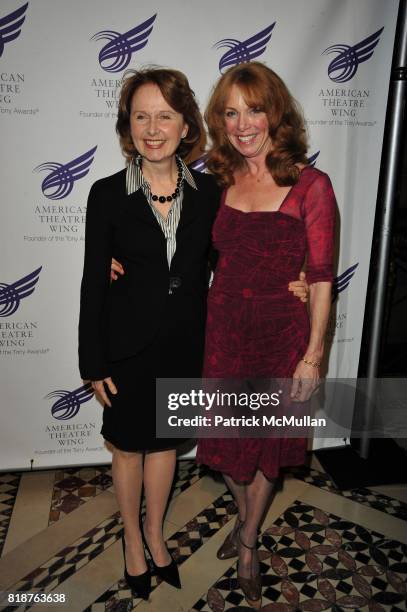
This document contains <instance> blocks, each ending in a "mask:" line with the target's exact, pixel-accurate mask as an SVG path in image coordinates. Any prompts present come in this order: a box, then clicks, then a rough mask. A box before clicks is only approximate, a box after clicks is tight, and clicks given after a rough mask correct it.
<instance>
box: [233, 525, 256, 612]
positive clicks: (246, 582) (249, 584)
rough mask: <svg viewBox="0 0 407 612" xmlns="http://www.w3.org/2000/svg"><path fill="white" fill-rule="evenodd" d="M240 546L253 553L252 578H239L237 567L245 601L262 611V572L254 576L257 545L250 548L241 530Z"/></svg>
mask: <svg viewBox="0 0 407 612" xmlns="http://www.w3.org/2000/svg"><path fill="white" fill-rule="evenodd" d="M238 538H239V544H241V545H242V546H244V547H245V548H247V549H248V550H251V551H252V554H251V560H250V561H251V567H250V574H251V576H250V578H244V577H243V576H239V564H238V566H237V581H238V584H239V586H240V588H241V589H242V591H243V594H244V596H245V599H246V601H247V603H248V604H249V606H251V607H252V608H254V609H255V610H260V608H261V576H260V571H258V573H257V574H255V575H253V568H252V561H253V551H255V550H256V545H254V546H248V545H247V544H245V543H244V542H243V540H242V537H241V533H240V530H239V531H238Z"/></svg>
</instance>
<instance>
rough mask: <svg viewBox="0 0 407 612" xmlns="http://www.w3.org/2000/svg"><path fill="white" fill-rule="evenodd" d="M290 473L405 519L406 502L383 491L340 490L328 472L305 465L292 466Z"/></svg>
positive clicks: (332, 491) (321, 487)
mask: <svg viewBox="0 0 407 612" xmlns="http://www.w3.org/2000/svg"><path fill="white" fill-rule="evenodd" d="M290 473H291V474H292V475H293V476H295V478H298V479H300V480H304V482H308V483H309V484H313V485H315V486H316V487H319V488H320V489H325V490H326V491H330V492H331V493H335V494H337V495H342V496H343V497H347V498H348V499H351V500H352V501H355V502H358V503H359V504H363V505H365V506H370V507H371V508H375V509H376V510H380V512H386V513H387V514H391V515H392V516H396V517H397V518H399V519H402V520H404V521H407V504H406V503H405V502H403V501H401V500H399V499H394V498H393V497H389V496H388V495H384V493H378V492H376V491H372V490H371V489H367V488H358V489H349V490H344V491H341V490H340V489H338V488H337V487H336V486H335V485H334V483H333V482H332V480H331V479H330V478H329V475H328V474H326V473H324V472H319V471H318V470H313V469H311V468H309V467H306V466H301V467H298V468H292V469H291V470H290Z"/></svg>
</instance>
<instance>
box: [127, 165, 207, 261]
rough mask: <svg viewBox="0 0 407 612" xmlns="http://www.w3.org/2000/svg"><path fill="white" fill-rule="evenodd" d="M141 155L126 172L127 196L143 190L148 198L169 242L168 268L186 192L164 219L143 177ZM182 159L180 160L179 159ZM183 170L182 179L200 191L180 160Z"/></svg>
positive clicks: (175, 200)
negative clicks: (154, 203)
mask: <svg viewBox="0 0 407 612" xmlns="http://www.w3.org/2000/svg"><path fill="white" fill-rule="evenodd" d="M141 159H142V158H141V155H139V156H138V157H136V158H134V159H133V160H132V161H131V162H130V163H129V164H128V166H127V172H126V190H127V195H130V194H132V193H134V192H135V191H137V190H138V189H140V188H141V189H142V190H143V193H144V195H145V196H146V198H147V202H148V203H149V204H150V207H151V210H152V211H153V213H154V216H155V218H156V219H157V222H158V224H159V226H160V227H161V229H162V231H163V233H164V236H165V239H166V241H167V261H168V268H170V266H171V261H172V258H173V257H174V253H175V249H176V248H177V243H176V233H177V227H178V223H179V219H180V216H181V209H182V200H183V197H184V190H183V189H181V190H180V192H179V195H178V196H177V197H176V198H175V199H174V200H173V201H172V205H171V208H170V210H169V212H168V215H167V217H163V216H162V215H161V214H160V212H159V211H158V210H157V208H156V207H155V206H154V205H153V202H152V200H151V188H150V184H149V183H148V182H147V181H146V179H145V178H144V176H143V172H142V170H141ZM178 159H180V158H178ZM180 161H181V168H182V178H183V179H184V180H185V181H187V183H188V184H189V185H190V186H191V187H193V189H198V187H197V186H196V183H195V180H194V177H193V176H192V174H191V173H190V171H189V169H188V167H187V165H186V164H185V162H184V161H183V160H182V159H180Z"/></svg>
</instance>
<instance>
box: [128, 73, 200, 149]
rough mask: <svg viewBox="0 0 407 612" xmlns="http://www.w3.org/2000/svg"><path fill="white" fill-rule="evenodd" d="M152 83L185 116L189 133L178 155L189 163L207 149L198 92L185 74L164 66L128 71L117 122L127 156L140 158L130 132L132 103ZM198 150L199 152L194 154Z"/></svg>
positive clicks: (172, 106) (181, 143)
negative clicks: (191, 86) (142, 89)
mask: <svg viewBox="0 0 407 612" xmlns="http://www.w3.org/2000/svg"><path fill="white" fill-rule="evenodd" d="M149 83H153V84H154V85H157V87H159V89H160V91H161V93H162V95H163V97H164V99H165V101H166V102H167V103H168V104H169V105H170V106H171V108H173V109H174V110H175V111H176V112H177V113H181V115H182V116H183V119H184V121H185V123H186V124H187V125H188V134H187V135H186V137H185V138H183V139H182V140H181V142H180V145H179V147H178V149H177V154H178V155H180V156H181V157H182V158H184V159H187V161H189V159H193V158H194V157H198V156H199V154H200V152H201V151H203V150H204V145H205V130H204V127H203V122H202V117H201V113H200V112H199V108H198V104H197V102H196V100H195V96H194V92H193V91H192V89H191V88H190V86H189V83H188V79H187V77H186V76H185V74H183V73H182V72H180V71H179V70H171V69H169V68H160V67H158V68H156V67H155V68H144V69H142V70H128V71H127V72H126V73H125V75H124V78H123V84H122V88H121V91H120V99H119V110H118V114H117V122H116V132H117V133H118V134H119V137H120V146H121V148H122V152H123V154H124V155H125V157H126V158H127V159H132V158H133V157H135V156H136V155H138V151H137V149H136V148H135V146H134V144H133V140H132V138H131V132H130V111H131V101H132V99H133V96H134V94H135V93H136V91H137V90H138V88H139V87H141V86H142V85H147V84H149ZM196 149H199V151H196V154H194V152H195V150H196Z"/></svg>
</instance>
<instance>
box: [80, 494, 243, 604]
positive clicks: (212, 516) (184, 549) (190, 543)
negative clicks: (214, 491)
mask: <svg viewBox="0 0 407 612" xmlns="http://www.w3.org/2000/svg"><path fill="white" fill-rule="evenodd" d="M235 515H236V506H235V503H234V501H233V498H232V496H231V495H230V494H229V493H225V495H221V496H220V497H218V498H217V499H215V501H214V502H213V503H212V504H210V505H209V506H208V507H207V508H205V509H204V510H203V511H202V512H200V513H199V514H198V515H197V516H196V517H194V518H193V519H192V520H191V521H189V522H188V523H187V524H186V525H185V526H184V527H183V528H182V529H180V530H179V531H177V532H175V533H174V534H173V535H171V537H170V538H169V539H167V546H168V550H169V551H170V552H171V554H172V556H173V557H174V559H175V560H176V562H177V564H178V565H181V564H182V563H184V561H186V560H187V559H188V558H189V557H191V555H193V554H194V552H196V551H197V550H198V548H200V547H201V546H202V545H203V544H205V542H207V541H208V540H209V539H210V538H211V537H212V536H213V535H214V534H215V533H216V532H217V531H219V529H220V528H221V527H223V525H225V524H226V523H227V522H228V521H229V520H230V519H231V518H232V517H233V516H235ZM152 569H153V568H152V566H151V570H152ZM157 584H159V582H158V583H157V579H156V577H155V576H154V574H153V581H152V589H154V588H155V587H156V586H157ZM138 603H140V599H137V598H135V597H132V595H131V592H130V591H129V590H128V589H127V588H126V585H125V583H124V581H120V582H118V583H116V584H114V585H112V586H111V587H110V588H109V589H108V590H107V591H106V592H105V593H103V595H101V596H100V597H99V598H98V599H97V600H96V601H95V602H94V604H93V605H92V606H89V607H88V608H86V611H85V612H100V610H101V604H103V606H104V607H103V609H104V610H115V611H116V610H122V609H123V610H126V609H130V610H131V609H132V608H133V607H135V606H136V605H137V604H138Z"/></svg>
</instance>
